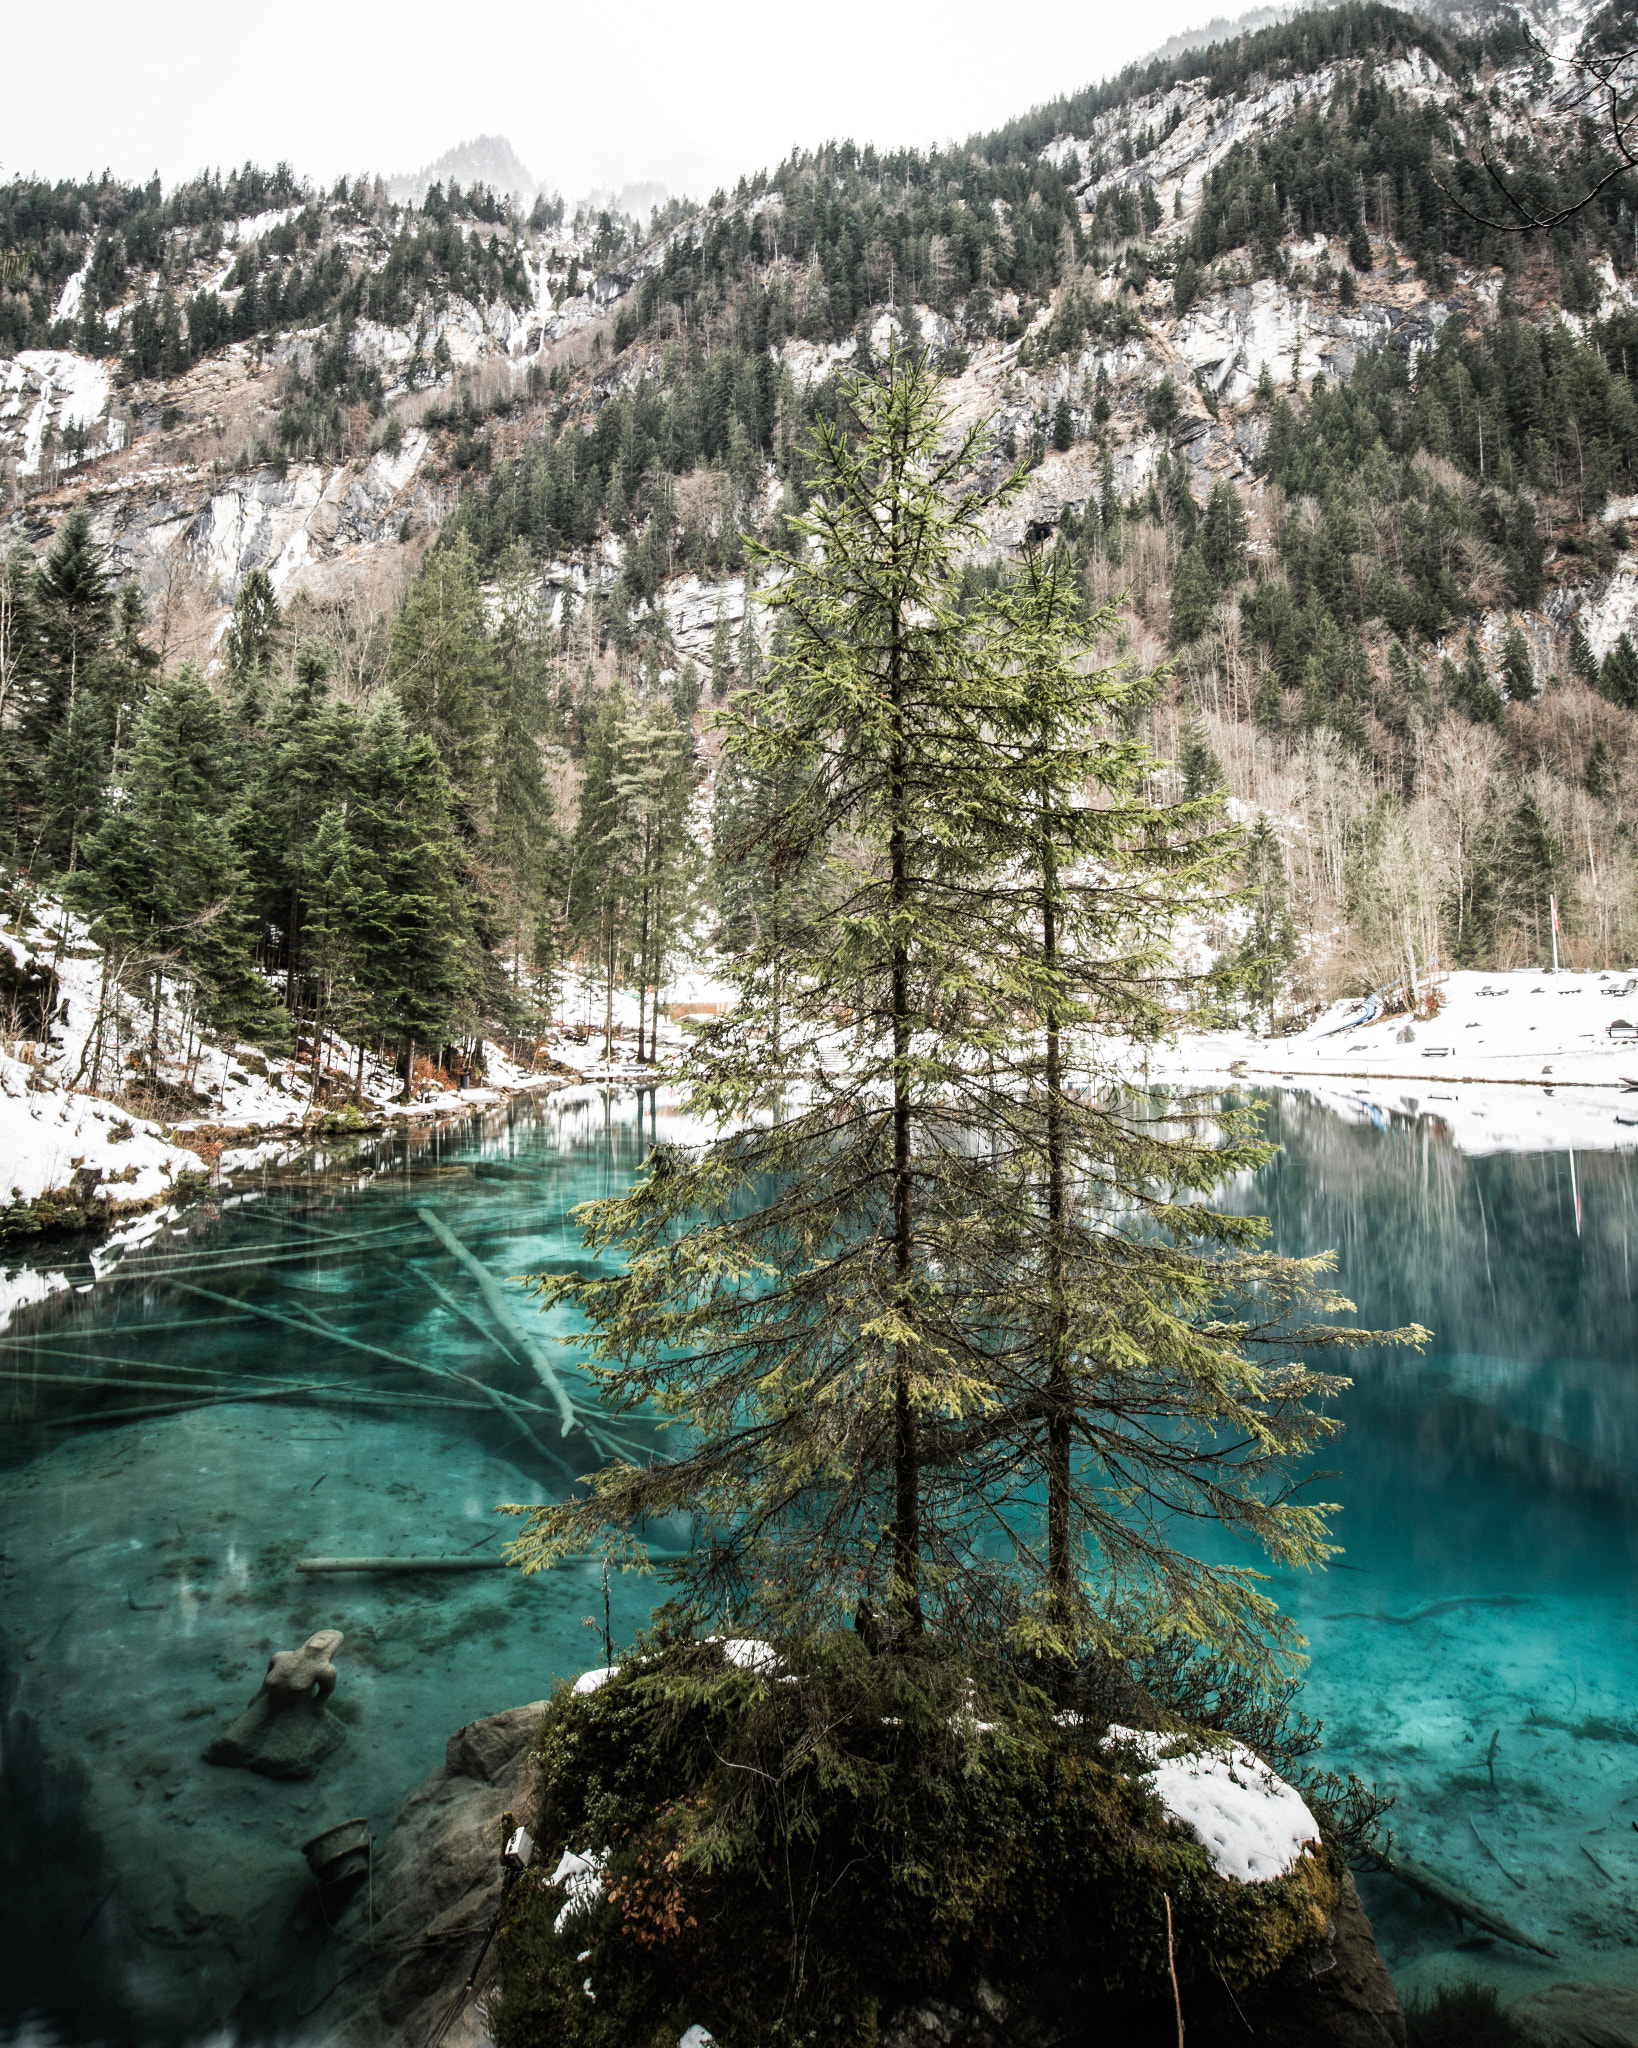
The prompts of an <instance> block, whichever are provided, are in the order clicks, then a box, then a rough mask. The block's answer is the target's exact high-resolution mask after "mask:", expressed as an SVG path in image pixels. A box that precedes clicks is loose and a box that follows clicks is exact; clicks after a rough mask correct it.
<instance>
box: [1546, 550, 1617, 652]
mask: <svg viewBox="0 0 1638 2048" xmlns="http://www.w3.org/2000/svg"><path fill="white" fill-rule="evenodd" d="M1595 588H1596V586H1595ZM1570 595H1571V593H1570V592H1568V591H1566V592H1565V593H1564V597H1565V598H1567V597H1569V596H1570ZM1576 595H1578V596H1580V603H1579V604H1578V605H1571V604H1566V603H1565V602H1564V601H1563V599H1562V598H1561V599H1560V601H1559V603H1557V604H1554V603H1553V602H1551V600H1549V604H1548V613H1549V616H1555V617H1557V618H1558V619H1559V622H1562V616H1568V615H1570V614H1572V612H1573V616H1574V619H1575V623H1576V624H1577V625H1578V626H1579V627H1580V628H1581V630H1582V632H1583V633H1585V634H1586V636H1587V645H1588V646H1589V647H1590V648H1591V649H1592V651H1593V658H1594V660H1596V661H1602V660H1603V659H1604V657H1605V655H1606V654H1608V653H1609V652H1610V650H1611V649H1612V648H1613V647H1614V645H1615V643H1616V641H1617V640H1619V639H1620V638H1621V635H1622V634H1623V633H1625V634H1626V636H1627V637H1628V639H1629V640H1633V641H1634V642H1638V572H1634V571H1633V570H1632V569H1629V568H1626V567H1622V568H1619V569H1617V570H1616V571H1615V573H1614V575H1613V576H1611V577H1610V579H1609V581H1608V582H1607V583H1606V584H1605V585H1604V586H1603V588H1602V589H1601V590H1597V594H1596V595H1593V594H1591V593H1588V594H1586V595H1581V594H1580V593H1576ZM1553 596H1554V597H1559V593H1558V592H1556V591H1555V592H1554V593H1553Z"/></svg>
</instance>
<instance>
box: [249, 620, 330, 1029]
mask: <svg viewBox="0 0 1638 2048" xmlns="http://www.w3.org/2000/svg"><path fill="white" fill-rule="evenodd" d="M262 673H263V672H262V671H261V670H260V669H259V668H255V669H252V670H251V671H250V677H249V679H250V682H251V683H252V684H253V685H256V684H257V683H258V679H259V678H260V677H261V675H262ZM259 703H260V693H259V686H258V687H252V688H250V689H249V690H247V692H246V693H245V694H242V695H241V696H240V698H239V700H238V715H239V745H240V750H241V752H242V755H243V759H244V764H245V766H244V782H245V798H244V801H243V803H242V804H241V805H240V806H239V807H238V810H237V813H236V817H235V829H236V837H237V839H238V842H239V846H240V849H241V852H242V855H243V859H244V865H245V887H246V895H247V900H248V902H249V903H250V905H251V906H252V911H253V915H254V917H255V920H256V924H257V928H258V929H259V930H260V931H262V932H263V933H266V934H268V935H269V936H268V938H267V941H266V944H265V947H264V959H265V963H266V965H267V967H268V969H269V970H270V971H273V972H277V971H279V970H280V969H282V971H283V974H284V1002H285V1007H286V1009H287V1010H288V1011H289V1012H290V1014H291V1015H292V1016H295V1015H296V1014H297V1012H298V1011H299V1010H300V1009H301V1008H302V1006H303V1002H304V990H303V985H302V976H303V973H304V958H303V955H304V945H305V933H306V925H307V918H308V910H309V880H310V873H311V864H312V860H313V851H314V835H315V833H316V832H317V830H318V825H319V820H320V819H321V818H322V817H323V816H324V814H325V812H326V811H327V810H329V809H330V808H331V806H332V805H334V804H337V803H341V802H343V801H345V799H346V798H347V796H348V795H349V794H350V791H351V787H352V776H353V773H354V770H355V768H356V765H357V760H358V752H359V745H360V731H359V719H358V715H357V713H356V712H354V711H353V710H352V709H351V707H350V706H348V705H346V704H343V703H339V702H338V701H337V700H336V699H335V698H334V697H333V696H332V695H331V692H330V687H329V680H328V674H327V669H326V663H325V659H324V656H323V654H322V653H321V652H320V651H319V649H318V648H317V647H316V646H314V645H312V644H311V643H310V644H309V645H307V646H306V647H304V648H303V649H302V651H301V653H300V655H299V656H298V658H297V661H296V673H295V676H294V678H293V680H292V682H291V684H290V686H289V688H288V689H281V690H278V691H276V692H274V693H273V694H272V695H271V696H269V697H268V698H267V699H266V702H265V705H262V707H261V710H262V715H261V716H260V717H259V718H257V719H256V720H255V721H254V722H249V714H250V713H251V711H252V710H253V708H255V707H256V706H257V705H258V704H259Z"/></svg>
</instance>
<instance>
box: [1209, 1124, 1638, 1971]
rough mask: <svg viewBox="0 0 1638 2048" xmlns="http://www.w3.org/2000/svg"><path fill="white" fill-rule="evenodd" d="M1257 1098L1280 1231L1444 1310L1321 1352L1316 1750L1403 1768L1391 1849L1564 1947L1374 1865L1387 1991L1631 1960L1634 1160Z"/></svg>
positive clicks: (1283, 1581) (1364, 1288) (1635, 1659)
mask: <svg viewBox="0 0 1638 2048" xmlns="http://www.w3.org/2000/svg"><path fill="white" fill-rule="evenodd" d="M1267 1102H1268V1123H1267V1133H1268V1135H1269V1136H1270V1137H1271V1138H1273V1139H1275V1140H1276V1141H1278V1142H1279V1143H1280V1144H1281V1146H1282V1151H1281V1153H1280V1155H1279V1157H1278V1158H1277V1159H1276V1160H1275V1161H1274V1162H1272V1163H1271V1164H1270V1166H1269V1167H1267V1168H1266V1169H1265V1170H1264V1171H1263V1172H1262V1173H1261V1174H1260V1175H1258V1176H1257V1180H1256V1184H1255V1185H1254V1186H1251V1187H1248V1188H1245V1189H1242V1190H1241V1191H1240V1192H1239V1194H1238V1195H1237V1198H1236V1199H1237V1202H1238V1204H1239V1205H1240V1206H1243V1207H1245V1208H1247V1209H1250V1210H1256V1211H1259V1212H1261V1213H1264V1214H1267V1215H1269V1216H1270V1218H1271V1220H1272V1223H1273V1229H1274V1241H1275V1243H1276V1245H1277V1247H1278V1248H1279V1249H1280V1250H1282V1251H1288V1252H1296V1251H1309V1250H1315V1249H1319V1248H1322V1247H1326V1246H1334V1247H1336V1250H1337V1253H1338V1279H1339V1282H1340V1285H1341V1287H1342V1289H1343V1291H1344V1292H1346V1293H1347V1294H1348V1295H1349V1296H1350V1297H1351V1298H1352V1299H1353V1300H1354V1301H1355V1302H1356V1303H1357V1304H1358V1308H1359V1313H1360V1319H1361V1321H1363V1322H1365V1323H1366V1324H1368V1325H1371V1326H1374V1327H1379V1328H1380V1327H1386V1326H1391V1325H1395V1324H1399V1323H1403V1322H1409V1321H1418V1322H1421V1323H1423V1324H1425V1325H1427V1326H1428V1327H1429V1328H1431V1329H1432V1330H1433V1332H1434V1335H1433V1339H1432V1341H1431V1343H1430V1344H1429V1345H1428V1347H1427V1349H1426V1350H1425V1351H1424V1352H1422V1353H1421V1354H1416V1353H1414V1352H1404V1351H1383V1352H1368V1353H1363V1354H1356V1355H1355V1356H1354V1357H1353V1358H1352V1360H1343V1361H1340V1362H1339V1369H1340V1370H1342V1371H1345V1372H1348V1373H1351V1375H1352V1378H1353V1382H1354V1384H1353V1387H1352V1388H1351V1390H1350V1391H1349V1392H1348V1393H1347V1394H1345V1395H1344V1396H1342V1397H1341V1398H1340V1400H1339V1401H1338V1403H1337V1413H1338V1414H1339V1415H1340V1416H1341V1418H1342V1419H1343V1421H1344V1422H1345V1424H1346V1429H1345V1432H1344V1434H1343V1435H1342V1436H1341V1437H1340V1438H1339V1439H1337V1440H1336V1442H1335V1444H1334V1446H1333V1447H1331V1448H1329V1449H1327V1450H1326V1451H1325V1453H1324V1454H1322V1456H1321V1458H1320V1459H1319V1461H1318V1462H1319V1464H1320V1465H1321V1467H1322V1468H1324V1470H1325V1472H1326V1474H1327V1476H1326V1477H1325V1478H1324V1479H1323V1481H1321V1482H1320V1483H1319V1484H1317V1485H1315V1486H1313V1487H1311V1488H1310V1489H1309V1490H1308V1494H1307V1497H1308V1498H1310V1499H1324V1500H1329V1501H1336V1502H1340V1503H1341V1504H1342V1508H1343V1511H1342V1513H1341V1514H1340V1515H1339V1516H1337V1518H1336V1521H1335V1524H1334V1529H1335V1534H1336V1537H1337V1540H1338V1541H1339V1542H1341V1543H1342V1544H1343V1545H1344V1546H1345V1548H1344V1552H1343V1555H1342V1556H1341V1557H1340V1558H1339V1559H1338V1560H1337V1561H1336V1563H1335V1564H1334V1565H1333V1567H1332V1569H1331V1570H1329V1571H1328V1572H1325V1573H1323V1574H1316V1575H1313V1576H1311V1577H1292V1576H1290V1575H1284V1576H1281V1577H1280V1578H1279V1579H1278V1580H1277V1581H1276V1583H1275V1585H1274V1586H1273V1588H1271V1590H1272V1591H1274V1592H1275V1594H1276V1597H1277V1598H1278V1599H1279V1601H1280V1602H1281V1604H1282V1605H1283V1606H1284V1607H1285V1609H1286V1611H1287V1612H1289V1613H1291V1614H1292V1615H1293V1616H1294V1617H1295V1618H1296V1620H1297V1622H1298V1623H1299V1625H1300V1626H1301V1627H1302V1628H1303V1630H1304V1632H1305V1633H1306V1634H1307V1636H1308V1637H1309V1641H1310V1655H1311V1658H1312V1662H1311V1664H1310V1666H1309V1669H1308V1673H1307V1679H1306V1683H1305V1685H1304V1688H1303V1692H1302V1695H1301V1697H1300V1699H1299V1701H1298V1704H1299V1706H1300V1707H1301V1708H1302V1709H1303V1710H1304V1711H1305V1712H1307V1713H1308V1714H1310V1715H1312V1716H1314V1717H1316V1718H1318V1719H1320V1720H1322V1721H1323V1723H1324V1730H1325V1746H1324V1749H1323V1751H1322V1752H1321V1753H1320V1755H1319V1757H1318V1758H1317V1759H1316V1761H1318V1762H1320V1763H1322V1764H1324V1765H1327V1766H1329V1767H1330V1768H1333V1769H1336V1770H1339V1771H1340V1770H1355V1771H1358V1772H1359V1773H1360V1775H1361V1776H1363V1777H1365V1778H1367V1779H1369V1780H1372V1781H1374V1782H1375V1783H1376V1784H1378V1785H1379V1786H1381V1787H1382V1788H1383V1789H1385V1790H1388V1791H1391V1792H1392V1793H1393V1794H1394V1797H1395V1805H1394V1808H1393V1811H1392V1812H1391V1814H1390V1815H1389V1817H1388V1824H1389V1825H1390V1827H1391V1828H1392V1829H1393V1832H1394V1836H1395V1848H1396V1853H1398V1854H1400V1855H1403V1856H1406V1857H1409V1858H1411V1859H1413V1860H1414V1861H1415V1862H1416V1863H1419V1864H1422V1865H1424V1866H1426V1867H1428V1868H1430V1869H1432V1870H1434V1871H1437V1872H1438V1873H1439V1874H1440V1875H1441V1876H1442V1877H1444V1878H1446V1879H1448V1880H1449V1881H1450V1882H1452V1883H1453V1884H1454V1885H1455V1886H1456V1887H1457V1888H1458V1889H1459V1890H1461V1891H1462V1892H1464V1893H1466V1894H1467V1895H1468V1896H1469V1897H1470V1898H1472V1899H1473V1900H1475V1901H1477V1902H1478V1903H1480V1904H1482V1905H1483V1906H1484V1907H1486V1908H1487V1909H1489V1911H1491V1912H1492V1913H1493V1914H1495V1915H1497V1916H1498V1917H1500V1918H1501V1919H1503V1920H1505V1921H1506V1922H1507V1923H1509V1924H1510V1925H1511V1926H1512V1927H1514V1928H1516V1929H1518V1930H1519V1931H1520V1932H1522V1933H1525V1934H1527V1935H1529V1936H1531V1937H1532V1938H1533V1939H1534V1940H1536V1941H1538V1942H1540V1943H1541V1944H1542V1945H1543V1946H1544V1947H1546V1948H1550V1949H1553V1950H1555V1951H1556V1959H1553V1958H1548V1957H1545V1956H1539V1955H1535V1954H1533V1953H1531V1952H1530V1951H1528V1950H1525V1949H1522V1948H1519V1947H1516V1946H1514V1945H1512V1944H1510V1943H1508V1942H1507V1941H1504V1940H1501V1939H1498V1938H1495V1937H1494V1936H1490V1935H1487V1934H1485V1933H1483V1932H1482V1931H1481V1930H1478V1929H1475V1928H1474V1927H1472V1926H1458V1924H1457V1923H1456V1921H1455V1920H1454V1919H1453V1917H1452V1916H1451V1915H1450V1914H1449V1913H1446V1912H1444V1911H1442V1910H1440V1909H1439V1908H1437V1907H1434V1906H1431V1905H1430V1904H1429V1903H1428V1902H1427V1901H1426V1900H1425V1899H1424V1898H1421V1897H1418V1896H1417V1895H1416V1894H1415V1893H1413V1892H1411V1891H1409V1890H1407V1889H1406V1888H1405V1887H1404V1886H1403V1885H1401V1884H1399V1883H1398V1882H1396V1881H1394V1880H1392V1879H1389V1878H1384V1877H1371V1878H1367V1879H1366V1880H1365V1881H1364V1884H1363V1890H1364V1894H1365V1897H1366V1902H1367V1905H1368V1907H1369V1910H1370V1911H1371V1913H1372V1915H1373V1918H1374V1920H1375V1923H1376V1928H1377V1934H1378V1938H1379V1940H1380V1942H1381V1944H1382V1947H1383V1950H1384V1953H1385V1955H1386V1956H1387V1959H1388V1962H1389V1965H1390V1967H1391V1968H1392V1969H1393V1971H1394V1975H1395V1979H1396V1981H1397V1983H1398V1984H1399V1987H1400V1990H1401V1992H1402V1993H1406V1992H1413V1991H1423V1992H1425V1991H1427V1990H1428V1989H1429V1988H1430V1987H1431V1986H1433V1985H1435V1984H1437V1983H1440V1982H1443V1981H1447V1980H1460V1979H1464V1978H1468V1979H1478V1980H1479V1981H1481V1982H1484V1983H1490V1984H1494V1985H1495V1986H1496V1987H1497V1989H1498V1990H1500V1991H1501V1992H1502V1994H1503V1996H1504V1997H1512V1996H1515V1995H1518V1994H1522V1993H1524V1992H1526V1991H1530V1990H1536V1989H1541V1988H1543V1987H1545V1986H1548V1985H1551V1984H1554V1983H1558V1982H1562V1981H1566V1980H1576V1981H1580V1982H1584V1983H1599V1982H1611V1983H1620V1984H1624V1985H1632V1984H1638V1912H1635V1910H1634V1904H1635V1900H1634V1890H1633V1887H1634V1880H1635V1879H1638V1601H1635V1586H1634V1573H1633V1565H1634V1556H1635V1548H1638V1379H1635V1378H1634V1373H1633V1363H1634V1335H1635V1330H1638V1322H1635V1314H1634V1296H1633V1277H1634V1259H1633V1253H1634V1250H1635V1249H1638V1247H1635V1245H1634V1242H1633V1235H1634V1227H1635V1225H1638V1167H1635V1160H1634V1156H1633V1154H1632V1153H1631V1152H1630V1151H1626V1150H1614V1149H1609V1150H1602V1151H1597V1152H1582V1151H1578V1152H1576V1153H1575V1154H1574V1155H1572V1154H1571V1153H1570V1152H1569V1151H1568V1150H1564V1151H1543V1150H1537V1151H1531V1152H1503V1151H1497V1152H1490V1153H1487V1154H1482V1155H1479V1156H1475V1155H1474V1154H1472V1153H1469V1152H1467V1151H1464V1150H1462V1149H1459V1148H1458V1147H1457V1146H1456V1145H1455V1144H1453V1143H1452V1142H1451V1139H1450V1132H1449V1127H1448V1125H1447V1124H1446V1123H1445V1121H1444V1120H1443V1118H1442V1117H1441V1116H1440V1114H1439V1113H1438V1111H1437V1110H1436V1109H1433V1110H1430V1108H1429V1107H1428V1106H1426V1105H1422V1104H1417V1103H1415V1102H1414V1101H1413V1102H1409V1103H1405V1102H1397V1101H1394V1100H1392V1099H1391V1098H1390V1099H1388V1100H1387V1101H1385V1102H1384V1103H1382V1104H1379V1105H1377V1106H1376V1109H1375V1113H1374V1115H1373V1116H1371V1117H1370V1118H1364V1117H1359V1118H1345V1117H1343V1116H1340V1115H1338V1114H1336V1113H1335V1111H1334V1110H1333V1109H1331V1108H1328V1107H1322V1106H1321V1105H1320V1104H1319V1103H1317V1102H1315V1101H1314V1100H1312V1099H1310V1098H1308V1097H1305V1096H1304V1095H1302V1094H1301V1093H1298V1092H1289V1093H1286V1094H1283V1095H1279V1096H1274V1097H1270V1098H1267Z"/></svg>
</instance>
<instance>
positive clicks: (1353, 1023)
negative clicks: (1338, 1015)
mask: <svg viewBox="0 0 1638 2048" xmlns="http://www.w3.org/2000/svg"><path fill="white" fill-rule="evenodd" d="M1381 1015H1382V996H1381V991H1380V990H1379V989H1374V988H1373V989H1372V990H1371V992H1370V994H1369V995H1368V996H1367V997H1366V998H1365V1014H1364V1015H1363V1016H1362V1017H1349V1018H1347V1019H1345V1020H1344V1022H1342V1023H1341V1024H1333V1025H1332V1026H1331V1028H1330V1030H1329V1031H1322V1032H1321V1033H1320V1037H1321V1038H1335V1037H1336V1035H1337V1033H1338V1032H1339V1031H1357V1030H1358V1028H1359V1026H1360V1025H1361V1024H1374V1023H1375V1022H1376V1020H1377V1018H1378V1017H1380V1016H1381Z"/></svg>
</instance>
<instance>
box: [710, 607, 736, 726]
mask: <svg viewBox="0 0 1638 2048" xmlns="http://www.w3.org/2000/svg"><path fill="white" fill-rule="evenodd" d="M733 666H734V657H733V639H732V635H731V630H730V628H729V624H728V615H727V613H726V612H724V611H723V610H721V609H720V607H719V609H718V611H717V623H716V626H715V627H714V628H713V630H712V634H711V701H712V702H713V703H715V704H720V703H722V702H723V701H724V699H725V698H726V697H727V695H728V678H729V676H730V674H731V673H732V671H733Z"/></svg>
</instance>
